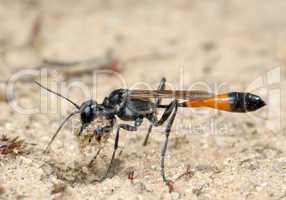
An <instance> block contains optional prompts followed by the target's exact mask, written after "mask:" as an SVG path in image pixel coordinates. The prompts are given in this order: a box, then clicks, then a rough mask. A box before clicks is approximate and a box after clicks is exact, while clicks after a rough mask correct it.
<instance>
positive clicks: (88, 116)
mask: <svg viewBox="0 0 286 200" xmlns="http://www.w3.org/2000/svg"><path fill="white" fill-rule="evenodd" d="M93 118H94V116H93V112H92V108H91V106H87V107H86V108H85V109H84V110H83V112H82V113H81V121H82V122H83V123H90V122H91V121H92V120H93Z"/></svg>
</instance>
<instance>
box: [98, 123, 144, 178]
mask: <svg viewBox="0 0 286 200" xmlns="http://www.w3.org/2000/svg"><path fill="white" fill-rule="evenodd" d="M142 122H143V119H142V118H138V119H136V120H135V124H134V126H131V125H128V124H119V125H118V127H117V131H116V135H115V142H114V148H113V153H112V156H111V160H110V163H109V166H108V168H107V171H106V173H105V175H104V176H103V177H102V178H101V179H100V180H99V182H102V181H103V180H105V179H106V178H107V176H108V174H109V173H110V170H111V168H112V165H113V161H114V158H115V155H116V151H117V149H118V142H119V132H120V129H121V128H122V129H125V130H127V131H137V127H138V126H140V125H141V124H142Z"/></svg>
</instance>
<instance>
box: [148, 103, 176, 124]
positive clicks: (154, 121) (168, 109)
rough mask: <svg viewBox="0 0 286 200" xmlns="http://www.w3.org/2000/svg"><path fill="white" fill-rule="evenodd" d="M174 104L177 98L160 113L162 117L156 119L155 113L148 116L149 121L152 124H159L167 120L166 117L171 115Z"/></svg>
mask: <svg viewBox="0 0 286 200" xmlns="http://www.w3.org/2000/svg"><path fill="white" fill-rule="evenodd" d="M175 106H178V105H177V100H174V101H172V102H171V103H170V104H169V105H168V106H167V107H166V109H165V111H164V113H163V114H162V117H161V119H160V120H158V119H157V116H156V114H154V115H152V116H151V117H150V118H148V119H149V120H150V121H151V123H152V124H153V126H161V125H163V124H164V122H165V121H167V119H169V117H170V116H171V114H172V112H173V110H174V108H175Z"/></svg>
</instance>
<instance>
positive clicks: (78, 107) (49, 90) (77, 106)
mask: <svg viewBox="0 0 286 200" xmlns="http://www.w3.org/2000/svg"><path fill="white" fill-rule="evenodd" d="M34 82H35V83H36V84H37V85H38V86H40V87H41V88H44V89H45V90H47V91H48V92H51V93H53V94H55V95H57V96H59V97H61V98H63V99H65V100H67V101H68V102H70V103H71V104H73V105H74V106H75V107H76V108H77V109H78V110H79V109H80V106H79V105H77V104H76V103H75V102H73V101H72V100H70V99H68V98H67V97H64V96H63V95H61V94H59V93H57V92H54V91H52V90H51V89H49V88H46V87H44V86H43V85H41V84H40V83H39V82H37V81H35V80H34Z"/></svg>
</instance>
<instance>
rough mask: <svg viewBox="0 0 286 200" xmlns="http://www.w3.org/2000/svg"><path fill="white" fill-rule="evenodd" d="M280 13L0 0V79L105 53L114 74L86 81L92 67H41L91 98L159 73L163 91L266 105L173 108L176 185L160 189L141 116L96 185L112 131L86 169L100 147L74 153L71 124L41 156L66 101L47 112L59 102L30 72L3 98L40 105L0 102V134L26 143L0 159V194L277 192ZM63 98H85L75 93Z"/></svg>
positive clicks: (280, 0) (259, 5)
mask: <svg viewBox="0 0 286 200" xmlns="http://www.w3.org/2000/svg"><path fill="white" fill-rule="evenodd" d="M285 10H286V2H285V0H275V1H271V2H270V1H267V0H252V1H249V0H221V1H219V0H178V1H163V0H159V1H156V2H154V1H151V0H150V1H148V0H146V1H145V0H144V1H132V0H126V1H116V0H108V1H94V0H82V1H75V0H70V1H68V0H62V1H56V0H50V1H48V0H46V1H45V0H42V1H40V0H39V1H36V0H14V1H10V0H1V2H0V53H1V55H0V66H1V68H0V69H1V80H2V81H5V80H8V79H9V78H11V76H12V75H15V72H19V71H20V72H23V71H21V70H23V69H26V68H35V67H36V66H37V64H39V63H40V62H41V59H43V58H50V59H57V60H65V61H75V60H84V59H89V58H93V57H97V56H102V55H104V54H105V53H106V51H108V50H109V49H113V50H114V52H115V54H116V56H117V57H118V58H119V59H120V61H121V65H120V67H121V69H122V71H121V72H120V73H119V74H115V75H106V74H103V75H100V76H98V77H97V79H96V80H97V81H96V83H95V82H92V81H91V78H90V74H85V75H81V74H80V75H78V76H71V77H70V76H69V77H67V76H65V74H64V73H62V72H61V71H58V72H55V71H54V69H50V70H51V71H52V72H51V73H50V76H49V80H50V85H49V86H50V87H52V88H55V84H56V81H57V82H59V81H65V83H66V84H71V83H74V82H79V81H80V82H81V83H83V84H85V86H86V87H87V88H89V87H91V86H93V87H94V88H95V89H96V93H95V94H94V95H93V98H95V99H96V100H98V101H99V102H100V101H102V99H103V98H104V96H105V95H107V94H108V93H109V92H110V91H112V90H113V89H116V88H120V87H135V86H136V87H139V88H140V87H141V88H142V87H146V84H147V85H148V86H149V87H153V88H155V87H156V86H157V85H158V83H159V81H160V79H161V78H162V77H163V76H165V77H166V78H167V80H168V87H169V88H177V89H181V88H184V89H190V87H191V86H192V87H193V88H203V89H206V88H209V89H210V90H212V91H215V92H217V91H219V92H222V91H230V90H237V91H245V90H247V91H251V92H254V93H256V94H259V95H261V96H263V98H264V99H265V101H266V102H267V104H268V106H267V107H265V108H263V109H261V110H260V111H258V112H255V113H252V114H249V115H248V114H232V113H226V112H214V111H210V110H209V109H200V110H198V109H187V110H186V109H185V110H181V109H180V110H179V113H178V117H177V119H176V123H175V125H174V129H173V132H172V135H171V138H170V143H169V148H168V154H167V157H166V167H167V168H166V170H167V174H168V177H169V178H170V179H172V180H173V181H174V182H175V184H174V191H173V192H172V193H169V191H168V187H166V186H165V185H164V184H163V182H162V180H161V177H160V148H161V145H162V142H163V141H164V136H163V133H162V131H163V129H162V128H156V129H154V131H153V135H152V136H151V139H150V141H149V144H148V146H147V147H143V146H142V142H143V140H144V135H145V134H146V129H147V127H148V123H147V122H144V125H142V127H140V130H139V131H138V132H136V133H130V132H126V131H123V132H122V134H121V137H120V149H119V152H120V154H119V155H118V156H117V159H116V163H115V167H114V176H113V177H112V178H110V179H107V180H105V181H104V182H102V183H95V182H94V180H95V179H96V178H98V177H100V176H102V175H103V173H104V171H105V170H106V167H107V165H108V162H109V159H110V157H111V153H112V148H113V141H114V140H113V137H110V139H109V140H108V141H107V142H106V144H104V145H103V146H104V149H103V151H102V153H101V154H100V156H99V158H98V159H97V160H96V162H95V163H94V165H93V166H91V167H88V162H89V161H90V159H91V158H92V156H93V155H94V154H95V152H96V149H97V148H98V146H99V145H93V146H92V147H91V146H89V147H88V148H90V149H89V150H91V151H89V152H87V151H86V152H85V153H81V151H80V150H79V145H78V141H77V139H76V137H75V136H74V135H73V134H72V126H71V124H69V125H67V126H66V127H65V128H64V129H63V131H62V132H61V134H60V135H59V136H58V137H57V139H56V141H55V142H54V144H53V146H52V150H51V152H50V153H49V154H43V149H44V147H45V145H46V144H47V143H48V141H49V138H50V137H51V136H52V134H53V133H54V132H55V130H56V128H57V126H58V125H59V122H60V119H61V117H62V116H63V115H65V114H66V113H69V112H71V111H72V109H73V107H72V106H70V105H69V104H67V103H64V104H63V106H64V108H63V109H62V110H61V111H59V110H56V108H57V106H58V105H59V104H60V102H62V101H60V100H58V101H57V98H55V97H54V96H52V95H51V96H49V99H48V101H47V99H46V98H47V96H46V94H45V93H44V94H42V97H40V90H39V88H38V87H36V86H35V84H33V83H31V82H30V81H29V77H28V78H26V79H25V80H21V81H17V83H16V98H15V99H14V101H12V102H14V103H16V104H17V105H21V107H23V108H26V110H27V108H31V107H34V108H41V106H42V110H41V112H40V111H37V112H34V113H32V114H21V113H20V112H19V110H17V109H15V104H13V105H14V107H13V105H11V104H8V103H7V102H4V101H3V102H1V103H0V107H1V113H0V126H1V134H6V135H7V136H8V137H9V138H13V137H16V136H19V138H20V139H23V140H24V142H25V148H24V150H23V151H24V152H22V153H18V154H17V153H16V155H15V154H8V155H2V156H1V157H0V172H1V173H0V199H29V200H30V199H37V200H38V199H69V200H70V199H116V200H119V199H132V200H141V199H164V200H165V199H173V200H175V199H198V200H207V199H212V200H213V199H215V200H219V199H231V200H242V199H257V200H261V199H275V200H282V199H286V145H285V139H286V137H285V130H284V124H283V121H285V120H283V117H284V115H283V113H284V112H285V105H284V104H283V101H282V100H283V88H284V86H285V84H284V82H283V79H284V77H285V73H284V66H285V64H286V45H285V44H286V14H285ZM59 68H60V67H59ZM59 68H56V69H59ZM21 74H22V73H21ZM33 78H35V79H37V80H39V77H33ZM92 83H93V85H92ZM2 85H3V86H1V87H2V88H5V87H6V85H5V84H4V83H3V84H2ZM69 97H71V98H72V99H73V100H74V101H76V102H83V101H84V100H86V99H88V98H89V97H88V95H83V94H82V93H80V92H79V90H77V89H74V90H71V91H70V93H69ZM47 103H48V104H47ZM40 105H41V106H40ZM46 105H48V108H49V109H48V111H49V113H47V112H46V111H45V107H46ZM51 110H52V111H53V112H51ZM76 119H77V117H75V120H73V122H74V123H73V125H74V124H78V121H76ZM214 124H215V125H216V126H213V125H214ZM113 135H114V134H113ZM132 172H134V179H133V180H130V179H129V178H128V175H129V174H131V173H132ZM186 172H188V173H186Z"/></svg>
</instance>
